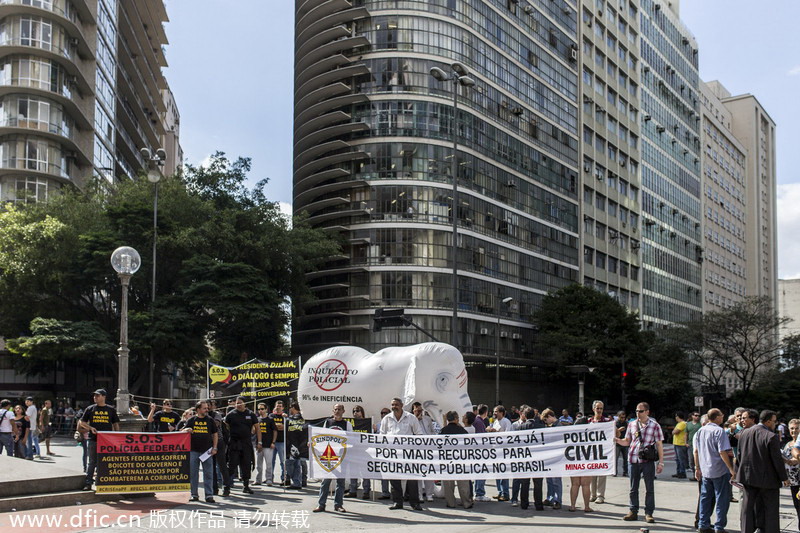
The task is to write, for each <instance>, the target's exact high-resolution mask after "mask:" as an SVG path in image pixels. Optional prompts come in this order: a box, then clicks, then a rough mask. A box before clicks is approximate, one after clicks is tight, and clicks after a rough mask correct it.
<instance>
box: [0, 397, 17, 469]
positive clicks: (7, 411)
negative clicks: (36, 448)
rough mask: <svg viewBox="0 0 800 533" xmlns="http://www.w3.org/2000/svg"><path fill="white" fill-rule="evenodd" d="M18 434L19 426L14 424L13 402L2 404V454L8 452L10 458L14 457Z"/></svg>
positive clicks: (0, 434) (0, 438)
mask: <svg viewBox="0 0 800 533" xmlns="http://www.w3.org/2000/svg"><path fill="white" fill-rule="evenodd" d="M16 434H17V425H16V424H15V423H14V411H13V410H12V409H11V402H10V401H9V400H3V401H2V402H0V454H2V453H3V450H5V451H6V455H7V456H8V457H14V437H15V436H16Z"/></svg>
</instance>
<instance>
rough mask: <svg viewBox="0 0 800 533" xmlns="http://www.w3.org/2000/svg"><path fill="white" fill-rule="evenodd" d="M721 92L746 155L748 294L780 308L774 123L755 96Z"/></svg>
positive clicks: (732, 125) (732, 129)
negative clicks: (778, 300) (778, 297)
mask: <svg viewBox="0 0 800 533" xmlns="http://www.w3.org/2000/svg"><path fill="white" fill-rule="evenodd" d="M712 83H713V82H712ZM720 91H721V93H720V94H721V100H722V103H723V104H725V107H726V108H727V109H728V110H729V111H730V112H731V131H732V132H733V134H734V135H735V136H736V138H737V139H739V141H740V142H741V143H742V146H743V147H744V149H745V150H746V152H747V167H746V172H747V200H746V203H747V209H746V217H747V221H746V222H747V223H746V232H747V233H746V240H747V248H746V252H745V256H746V259H747V266H748V276H747V295H748V296H769V297H770V298H772V300H773V302H776V305H777V294H778V250H777V247H778V231H777V227H778V222H777V211H778V210H777V202H778V200H777V197H778V195H777V173H776V163H775V122H774V121H773V120H772V118H771V117H770V116H769V114H768V113H767V112H766V111H765V110H764V108H763V107H762V106H761V103H760V102H759V101H758V99H756V97H755V96H753V95H751V94H742V95H738V96H731V95H730V93H728V92H727V91H724V88H721V89H720Z"/></svg>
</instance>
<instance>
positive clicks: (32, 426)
mask: <svg viewBox="0 0 800 533" xmlns="http://www.w3.org/2000/svg"><path fill="white" fill-rule="evenodd" d="M53 425H54V418H53V404H52V402H51V401H50V400H45V402H44V404H42V406H41V407H37V406H36V404H35V403H34V399H33V397H31V396H28V397H27V398H25V405H22V404H17V405H14V406H13V407H12V403H11V401H10V400H2V401H0V453H2V452H3V451H5V453H6V455H9V456H14V457H19V458H21V459H28V460H30V461H33V459H34V458H40V457H43V456H44V455H54V454H53V452H52V451H51V449H50V442H51V439H52V438H53V434H54V428H53ZM42 442H43V443H44V447H45V453H44V454H43V453H42V450H41V443H42Z"/></svg>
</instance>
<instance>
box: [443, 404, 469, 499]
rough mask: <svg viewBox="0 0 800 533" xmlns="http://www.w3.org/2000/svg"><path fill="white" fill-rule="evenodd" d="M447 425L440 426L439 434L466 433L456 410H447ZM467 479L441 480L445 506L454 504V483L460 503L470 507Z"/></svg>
mask: <svg viewBox="0 0 800 533" xmlns="http://www.w3.org/2000/svg"><path fill="white" fill-rule="evenodd" d="M445 420H446V421H447V425H446V426H444V427H443V428H442V430H441V431H440V432H439V435H466V434H467V430H466V429H464V428H463V427H461V426H460V425H459V423H458V413H457V412H456V411H448V412H447V414H446V415H445ZM469 483H470V482H469V481H467V480H466V479H461V480H458V481H452V480H446V479H445V480H442V489H443V491H444V501H445V502H447V506H448V507H450V508H454V507H455V506H456V494H455V491H456V485H458V495H459V496H460V497H461V505H463V506H464V509H471V508H472V505H473V502H472V495H471V494H470V488H469Z"/></svg>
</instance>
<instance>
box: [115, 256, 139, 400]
mask: <svg viewBox="0 0 800 533" xmlns="http://www.w3.org/2000/svg"><path fill="white" fill-rule="evenodd" d="M141 265H142V258H141V257H140V256H139V252H137V251H136V250H134V249H133V248H131V247H130V246H122V247H120V248H117V249H116V250H114V253H112V254H111V266H112V267H114V270H116V272H117V275H119V281H120V283H121V284H122V301H121V303H120V325H119V349H118V350H117V353H118V354H119V376H118V381H119V384H118V385H119V386H118V388H117V412H118V413H120V414H124V413H127V412H128V408H129V407H130V401H131V396H130V392H129V391H128V356H129V350H128V285H129V284H130V281H131V276H133V275H134V274H135V273H136V271H138V270H139V267H140V266H141Z"/></svg>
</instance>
